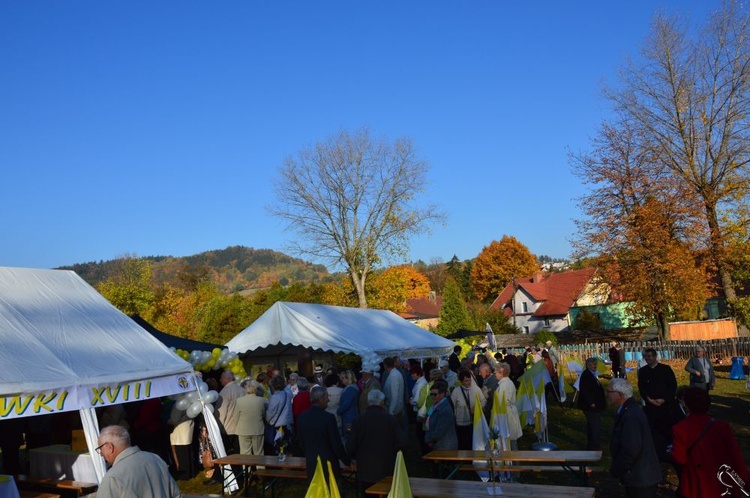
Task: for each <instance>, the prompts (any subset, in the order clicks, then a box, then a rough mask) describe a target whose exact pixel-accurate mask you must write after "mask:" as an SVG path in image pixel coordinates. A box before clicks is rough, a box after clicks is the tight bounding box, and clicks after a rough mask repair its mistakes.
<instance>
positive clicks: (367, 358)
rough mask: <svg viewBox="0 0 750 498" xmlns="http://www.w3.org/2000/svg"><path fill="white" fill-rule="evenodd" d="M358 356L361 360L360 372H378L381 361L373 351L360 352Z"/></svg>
mask: <svg viewBox="0 0 750 498" xmlns="http://www.w3.org/2000/svg"><path fill="white" fill-rule="evenodd" d="M359 356H360V358H361V359H362V370H367V371H368V372H378V371H380V362H381V361H383V360H381V359H380V356H378V355H377V354H376V353H375V351H372V350H369V351H362V353H361V354H360V355H359Z"/></svg>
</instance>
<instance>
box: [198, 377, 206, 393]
mask: <svg viewBox="0 0 750 498" xmlns="http://www.w3.org/2000/svg"><path fill="white" fill-rule="evenodd" d="M198 390H199V391H200V392H201V394H206V393H207V392H208V384H206V383H205V382H203V381H202V380H199V381H198Z"/></svg>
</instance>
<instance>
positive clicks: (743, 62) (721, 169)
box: [607, 0, 750, 304]
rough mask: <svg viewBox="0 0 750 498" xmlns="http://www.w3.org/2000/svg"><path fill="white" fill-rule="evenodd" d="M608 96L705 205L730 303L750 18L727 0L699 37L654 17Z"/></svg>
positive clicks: (745, 144) (749, 128) (745, 139)
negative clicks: (729, 247)
mask: <svg viewBox="0 0 750 498" xmlns="http://www.w3.org/2000/svg"><path fill="white" fill-rule="evenodd" d="M621 83H622V84H621V86H620V87H619V88H617V89H612V90H610V91H608V93H607V95H608V97H609V98H610V99H611V100H612V102H613V103H614V104H615V106H616V110H617V111H618V112H619V113H620V115H621V116H622V117H623V118H624V119H627V120H628V121H629V122H630V123H631V125H632V126H634V127H638V128H639V129H640V133H642V134H643V135H644V136H647V137H648V138H649V140H651V141H652V143H653V145H654V152H655V153H656V155H657V156H658V159H659V161H660V162H661V163H662V164H664V165H665V166H666V167H667V168H668V170H669V171H670V173H671V174H672V175H674V177H675V178H677V179H679V180H680V181H682V182H683V183H684V185H685V186H686V187H688V188H689V190H690V192H691V194H692V195H693V196H694V197H695V199H696V200H697V201H699V202H700V203H701V207H702V211H703V219H704V222H705V224H706V226H707V232H708V236H707V238H706V241H705V242H706V245H707V246H708V248H709V250H710V254H711V259H712V262H713V264H714V265H715V267H716V269H717V271H718V275H719V277H720V280H721V285H722V287H723V289H724V293H725V295H726V297H727V300H728V301H729V302H730V304H731V303H732V302H733V301H734V300H735V299H736V292H735V287H734V282H733V278H732V274H731V271H730V270H731V268H730V265H729V262H728V258H727V251H726V243H727V240H726V238H727V233H726V230H727V225H726V223H722V220H727V221H729V223H730V224H731V223H743V222H744V221H745V220H744V219H741V218H742V217H743V216H744V212H743V211H744V210H737V209H735V208H736V207H737V206H738V205H744V204H746V202H747V196H748V194H749V193H750V189H749V188H748V187H749V186H750V175H749V174H748V173H749V171H748V161H750V98H748V97H749V96H750V15H749V14H748V12H747V9H746V8H745V7H744V6H743V5H742V4H741V3H740V2H738V1H735V0H727V1H725V2H724V4H723V6H722V8H721V9H720V10H719V11H718V12H716V13H715V15H714V16H712V17H711V19H710V21H709V22H708V23H707V24H706V26H704V27H703V29H701V30H695V29H689V28H688V27H686V26H683V25H682V24H681V21H680V19H678V18H676V17H668V16H666V15H659V16H657V18H656V20H655V22H654V26H653V33H652V36H651V38H650V39H649V40H648V41H647V43H646V44H645V46H644V50H643V54H642V58H641V59H640V60H639V61H637V62H630V63H628V64H627V65H626V66H625V68H624V69H623V71H622V77H621Z"/></svg>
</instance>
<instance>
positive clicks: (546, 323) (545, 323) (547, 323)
mask: <svg viewBox="0 0 750 498" xmlns="http://www.w3.org/2000/svg"><path fill="white" fill-rule="evenodd" d="M544 326H545V327H549V318H545V319H544Z"/></svg>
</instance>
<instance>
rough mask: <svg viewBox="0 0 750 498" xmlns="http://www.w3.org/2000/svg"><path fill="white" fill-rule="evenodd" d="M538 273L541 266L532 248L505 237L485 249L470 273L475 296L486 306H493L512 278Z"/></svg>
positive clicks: (512, 238)
mask: <svg viewBox="0 0 750 498" xmlns="http://www.w3.org/2000/svg"><path fill="white" fill-rule="evenodd" d="M538 270H539V263H538V262H537V260H536V258H535V257H534V255H533V254H531V251H529V248H528V247H526V246H525V245H523V244H521V243H520V242H519V241H518V239H516V238H515V237H512V236H509V235H503V238H502V239H500V241H499V242H498V241H495V240H493V241H492V242H491V243H490V245H488V246H484V248H483V249H482V252H480V253H479V256H477V259H476V261H475V262H474V267H473V268H472V270H471V282H472V288H473V290H474V294H475V295H476V296H477V298H478V299H479V300H481V301H483V302H491V301H492V300H494V299H495V298H496V297H497V296H498V294H500V292H501V291H502V290H503V289H504V288H505V286H506V285H508V283H510V281H511V279H513V277H526V276H529V275H533V274H534V272H536V271H538Z"/></svg>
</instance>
